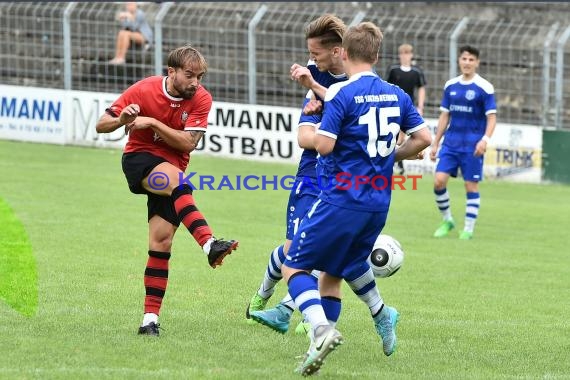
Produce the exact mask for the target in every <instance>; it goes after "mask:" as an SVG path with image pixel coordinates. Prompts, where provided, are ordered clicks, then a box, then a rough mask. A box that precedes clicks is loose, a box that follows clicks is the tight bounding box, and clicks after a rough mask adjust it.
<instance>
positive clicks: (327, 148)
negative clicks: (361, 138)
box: [314, 134, 336, 156]
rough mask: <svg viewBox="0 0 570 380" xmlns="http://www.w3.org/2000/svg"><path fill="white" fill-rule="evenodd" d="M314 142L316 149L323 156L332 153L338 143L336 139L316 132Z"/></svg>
mask: <svg viewBox="0 0 570 380" xmlns="http://www.w3.org/2000/svg"><path fill="white" fill-rule="evenodd" d="M314 144H315V150H316V151H317V152H318V153H319V154H320V155H321V156H326V155H327V154H330V153H331V152H332V151H333V149H334V146H335V144H336V140H335V139H333V138H331V137H328V136H324V135H320V134H315V140H314Z"/></svg>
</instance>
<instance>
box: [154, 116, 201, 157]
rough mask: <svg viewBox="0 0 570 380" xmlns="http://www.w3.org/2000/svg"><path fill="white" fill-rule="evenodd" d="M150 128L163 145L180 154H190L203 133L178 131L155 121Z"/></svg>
mask: <svg viewBox="0 0 570 380" xmlns="http://www.w3.org/2000/svg"><path fill="white" fill-rule="evenodd" d="M151 128H152V129H153V130H154V131H155V132H156V133H157V134H158V135H159V136H160V137H161V138H162V140H164V142H165V143H167V144H168V145H170V146H171V147H173V148H174V149H177V150H179V151H181V152H188V153H190V152H192V151H193V150H194V149H196V146H197V145H198V142H200V139H201V138H202V136H203V135H204V132H203V131H179V130H176V129H172V128H170V127H168V126H167V125H166V124H163V123H161V122H159V121H158V120H156V122H155V123H153V125H152V126H151Z"/></svg>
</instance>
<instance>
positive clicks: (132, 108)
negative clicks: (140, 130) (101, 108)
mask: <svg viewBox="0 0 570 380" xmlns="http://www.w3.org/2000/svg"><path fill="white" fill-rule="evenodd" d="M140 111H141V109H140V107H139V105H138V104H129V105H128V106H126V107H125V108H124V109H123V110H122V111H121V114H120V115H119V117H114V116H111V115H109V114H108V113H104V114H103V115H102V116H101V117H100V118H99V120H98V121H97V124H96V125H95V129H96V130H97V133H110V132H113V131H115V130H117V129H119V128H120V127H122V126H123V125H126V124H130V123H132V122H133V121H134V120H135V119H136V118H137V116H138V115H139V113H140Z"/></svg>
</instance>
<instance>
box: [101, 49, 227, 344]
mask: <svg viewBox="0 0 570 380" xmlns="http://www.w3.org/2000/svg"><path fill="white" fill-rule="evenodd" d="M206 70H207V63H206V60H205V59H204V57H203V56H202V54H201V53H200V52H198V51H197V50H196V49H194V48H193V47H191V46H183V47H180V48H177V49H175V50H173V51H172V52H171V53H170V54H169V56H168V75H167V76H153V77H149V78H146V79H143V80H141V81H139V82H137V83H135V84H134V85H132V86H131V87H129V88H128V89H127V90H126V91H125V92H124V93H123V94H122V95H121V96H120V97H119V98H118V99H117V100H116V101H115V102H114V103H113V104H112V105H111V107H109V108H108V109H107V110H106V112H105V113H104V114H103V115H102V116H101V118H100V119H99V121H98V122H97V126H96V129H97V132H98V133H110V132H113V131H115V130H116V129H118V128H120V127H122V126H125V132H126V133H128V134H129V139H128V142H127V145H126V146H125V150H124V153H123V158H122V166H123V172H124V173H125V176H126V178H127V182H128V185H129V189H130V190H131V192H133V193H134V194H146V195H147V197H148V202H147V206H148V224H149V251H148V255H149V257H148V262H147V266H146V270H145V275H144V285H145V288H146V297H145V303H144V313H145V314H144V317H143V322H142V325H141V327H140V328H139V334H147V335H158V334H159V332H158V327H159V325H158V314H159V312H160V307H161V305H162V299H163V297H164V293H165V290H166V285H167V282H168V260H169V258H170V250H171V247H172V239H173V238H174V233H175V232H176V229H177V228H178V226H179V225H180V222H182V224H184V226H185V227H186V228H187V229H188V231H189V232H190V233H191V234H192V236H193V237H194V239H195V240H196V242H197V243H198V244H199V245H200V246H201V247H202V249H203V251H204V253H205V254H206V255H207V257H208V263H209V264H210V266H211V267H212V268H216V266H218V265H221V264H222V260H223V259H224V257H225V256H226V255H228V254H230V253H231V252H232V251H233V250H235V249H236V248H237V245H238V242H237V241H235V240H227V241H226V240H220V239H215V238H214V237H213V233H212V230H211V228H210V226H209V225H208V223H207V222H206V219H205V218H204V216H203V215H202V213H200V211H199V210H198V208H197V207H196V204H195V202H194V197H193V196H192V188H191V187H190V185H189V184H185V183H182V184H180V183H179V182H180V178H183V177H184V175H183V173H184V171H185V170H186V167H187V166H188V162H189V159H190V152H192V151H193V150H194V149H195V148H196V146H197V145H198V142H199V141H200V139H201V138H202V136H203V135H204V133H205V132H206V128H207V126H208V113H209V112H210V109H211V108H212V96H211V95H210V93H209V92H208V91H207V90H206V89H205V88H204V87H203V86H202V85H201V84H200V81H201V79H202V77H203V76H204V74H205V73H206ZM181 176H182V177H181Z"/></svg>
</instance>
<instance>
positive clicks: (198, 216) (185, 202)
mask: <svg viewBox="0 0 570 380" xmlns="http://www.w3.org/2000/svg"><path fill="white" fill-rule="evenodd" d="M171 198H172V201H173V203H174V210H175V211H176V215H177V216H178V218H179V219H180V222H181V223H182V224H183V225H184V226H185V227H186V228H187V229H188V232H190V234H191V235H192V236H193V237H194V239H195V240H196V242H197V243H198V244H199V245H200V247H202V249H203V250H204V253H205V254H206V255H207V256H208V264H210V266H211V267H212V268H216V267H217V266H219V265H222V262H223V260H224V258H225V257H226V256H227V255H229V254H230V253H232V251H235V250H236V248H237V247H238V244H239V243H238V242H237V241H236V240H223V239H216V238H215V237H213V232H212V229H211V228H210V226H209V225H208V223H207V222H206V219H205V218H204V215H202V213H201V212H200V211H199V210H198V208H197V207H196V204H195V202H194V197H193V196H192V189H191V188H190V186H189V185H187V184H184V185H180V186H178V187H176V188H175V189H174V190H173V191H172V195H171Z"/></svg>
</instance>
